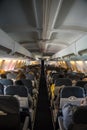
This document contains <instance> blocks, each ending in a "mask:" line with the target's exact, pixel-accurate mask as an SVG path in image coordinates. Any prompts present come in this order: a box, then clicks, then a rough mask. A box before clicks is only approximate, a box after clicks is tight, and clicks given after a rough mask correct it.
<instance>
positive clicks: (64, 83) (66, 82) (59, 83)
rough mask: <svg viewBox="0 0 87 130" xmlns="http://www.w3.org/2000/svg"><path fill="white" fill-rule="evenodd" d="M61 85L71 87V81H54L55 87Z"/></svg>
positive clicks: (63, 79)
mask: <svg viewBox="0 0 87 130" xmlns="http://www.w3.org/2000/svg"><path fill="white" fill-rule="evenodd" d="M61 85H65V86H71V85H72V81H71V80H70V79H69V78H58V79H57V80H56V81H55V86H61Z"/></svg>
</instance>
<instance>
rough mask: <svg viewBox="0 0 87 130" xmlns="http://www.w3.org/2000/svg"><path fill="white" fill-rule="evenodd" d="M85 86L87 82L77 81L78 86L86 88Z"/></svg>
mask: <svg viewBox="0 0 87 130" xmlns="http://www.w3.org/2000/svg"><path fill="white" fill-rule="evenodd" d="M85 84H87V81H82V80H79V81H77V83H76V86H80V87H84V85H85Z"/></svg>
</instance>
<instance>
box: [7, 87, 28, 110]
mask: <svg viewBox="0 0 87 130" xmlns="http://www.w3.org/2000/svg"><path fill="white" fill-rule="evenodd" d="M6 95H13V96H15V97H16V98H17V99H18V100H19V103H20V107H21V108H28V107H29V106H28V91H27V88H26V87H24V86H18V85H13V86H11V85H10V86H8V87H7V88H6Z"/></svg>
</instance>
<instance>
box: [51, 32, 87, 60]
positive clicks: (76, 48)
mask: <svg viewBox="0 0 87 130" xmlns="http://www.w3.org/2000/svg"><path fill="white" fill-rule="evenodd" d="M81 52H83V53H84V54H85V53H87V34H86V35H84V36H83V37H81V38H80V39H79V40H78V41H75V42H74V43H73V44H71V45H70V46H68V47H67V48H65V49H63V50H61V51H60V52H57V53H56V54H55V55H53V56H52V58H58V57H61V58H63V57H69V56H70V55H75V56H76V57H80V54H81ZM83 53H82V54H83ZM82 54H81V55H82Z"/></svg>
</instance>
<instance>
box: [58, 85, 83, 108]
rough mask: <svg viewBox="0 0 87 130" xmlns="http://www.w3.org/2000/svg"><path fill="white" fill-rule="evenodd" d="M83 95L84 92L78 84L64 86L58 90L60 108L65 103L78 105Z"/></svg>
mask: <svg viewBox="0 0 87 130" xmlns="http://www.w3.org/2000/svg"><path fill="white" fill-rule="evenodd" d="M84 97H85V92H84V89H83V88H81V87H78V86H74V87H64V88H63V89H62V90H61V92H60V108H62V106H63V105H64V104H65V103H71V104H74V105H80V104H81V100H82V99H84Z"/></svg>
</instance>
